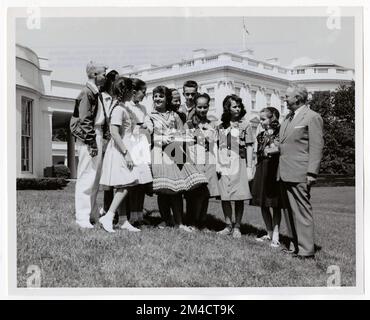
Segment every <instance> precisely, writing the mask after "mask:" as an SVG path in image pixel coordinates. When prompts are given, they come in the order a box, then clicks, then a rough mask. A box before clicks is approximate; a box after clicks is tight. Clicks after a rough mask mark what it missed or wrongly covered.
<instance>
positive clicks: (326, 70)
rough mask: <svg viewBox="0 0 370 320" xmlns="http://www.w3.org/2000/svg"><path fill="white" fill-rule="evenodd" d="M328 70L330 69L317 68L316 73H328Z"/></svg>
mask: <svg viewBox="0 0 370 320" xmlns="http://www.w3.org/2000/svg"><path fill="white" fill-rule="evenodd" d="M328 72H329V69H318V68H316V69H315V73H328Z"/></svg>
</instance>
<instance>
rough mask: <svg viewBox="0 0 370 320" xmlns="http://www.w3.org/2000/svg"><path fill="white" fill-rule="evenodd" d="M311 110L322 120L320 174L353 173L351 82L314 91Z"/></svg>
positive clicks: (353, 93)
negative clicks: (331, 89) (322, 148)
mask: <svg viewBox="0 0 370 320" xmlns="http://www.w3.org/2000/svg"><path fill="white" fill-rule="evenodd" d="M310 107H311V109H312V110H314V111H316V112H318V113H320V115H321V116H322V118H323V121H324V140H325V145H324V151H323V159H322V162H321V171H320V172H321V173H328V174H346V175H351V176H354V174H355V83H354V82H352V83H351V85H349V86H348V85H347V86H344V85H341V86H340V87H339V88H338V89H337V90H336V91H334V92H329V91H321V92H315V93H314V94H313V96H312V99H311V100H310Z"/></svg>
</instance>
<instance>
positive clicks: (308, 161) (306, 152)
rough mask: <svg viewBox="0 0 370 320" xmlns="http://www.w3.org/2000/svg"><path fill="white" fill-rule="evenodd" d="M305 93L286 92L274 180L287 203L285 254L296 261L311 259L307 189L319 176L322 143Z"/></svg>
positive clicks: (318, 120)
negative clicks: (275, 179)
mask: <svg viewBox="0 0 370 320" xmlns="http://www.w3.org/2000/svg"><path fill="white" fill-rule="evenodd" d="M307 97H308V93H307V89H306V88H305V87H303V86H301V85H298V86H291V87H289V88H288V89H287V92H286V96H285V101H286V103H287V106H288V109H289V110H290V112H289V114H288V115H287V117H286V118H285V120H284V121H283V123H282V125H281V127H280V161H279V170H278V178H280V180H281V181H282V190H283V196H285V198H286V199H287V200H288V201H287V202H288V209H287V210H286V221H287V226H288V231H289V233H290V234H289V236H290V237H291V239H292V242H291V243H290V248H289V250H285V252H287V253H290V254H294V255H295V256H297V257H304V258H307V257H314V254H315V251H314V223H313V214H312V206H311V203H310V190H311V186H312V185H313V184H314V183H315V182H316V178H317V175H318V173H319V168H320V162H321V158H322V150H323V146H324V140H323V121H322V118H321V116H320V115H319V114H318V113H316V112H314V111H312V110H311V109H310V108H309V107H308V106H307V105H306V102H307Z"/></svg>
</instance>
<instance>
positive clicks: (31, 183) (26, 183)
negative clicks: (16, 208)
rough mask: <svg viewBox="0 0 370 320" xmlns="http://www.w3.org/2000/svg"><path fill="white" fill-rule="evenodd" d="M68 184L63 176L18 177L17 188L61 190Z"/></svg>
mask: <svg viewBox="0 0 370 320" xmlns="http://www.w3.org/2000/svg"><path fill="white" fill-rule="evenodd" d="M67 184H68V181H66V180H65V179H63V178H17V190H59V189H63V188H64V187H65V186H66V185H67Z"/></svg>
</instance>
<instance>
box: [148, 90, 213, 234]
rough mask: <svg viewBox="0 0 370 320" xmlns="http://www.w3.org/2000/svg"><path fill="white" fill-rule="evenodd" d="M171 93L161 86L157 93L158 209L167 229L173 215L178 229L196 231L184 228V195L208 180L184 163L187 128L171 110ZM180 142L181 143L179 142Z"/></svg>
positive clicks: (155, 186) (154, 164)
mask: <svg viewBox="0 0 370 320" xmlns="http://www.w3.org/2000/svg"><path fill="white" fill-rule="evenodd" d="M171 100H172V95H171V91H170V89H168V88H167V87H165V86H158V87H156V88H154V90H153V102H154V109H155V110H154V111H153V112H152V113H151V119H152V121H153V125H154V133H153V150H152V172H153V191H154V193H156V194H157V195H158V208H159V211H160V213H161V216H162V219H163V220H164V223H165V224H166V225H169V224H170V217H171V211H172V213H173V217H174V221H175V225H176V226H178V227H179V228H180V229H181V230H184V231H187V232H191V231H192V230H191V229H190V228H188V227H187V226H185V225H184V224H183V221H182V220H183V217H182V216H183V200H182V193H183V192H185V191H189V190H191V189H194V188H197V187H199V186H200V185H202V184H205V183H207V179H206V177H205V176H204V175H203V174H201V173H199V172H198V171H197V169H196V168H195V167H194V166H193V165H190V164H188V163H184V155H183V150H182V145H183V143H182V142H181V135H182V133H183V124H182V121H181V119H180V117H179V116H178V115H177V113H175V112H174V111H172V110H171ZM179 138H180V139H179Z"/></svg>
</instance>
